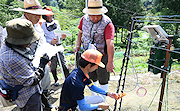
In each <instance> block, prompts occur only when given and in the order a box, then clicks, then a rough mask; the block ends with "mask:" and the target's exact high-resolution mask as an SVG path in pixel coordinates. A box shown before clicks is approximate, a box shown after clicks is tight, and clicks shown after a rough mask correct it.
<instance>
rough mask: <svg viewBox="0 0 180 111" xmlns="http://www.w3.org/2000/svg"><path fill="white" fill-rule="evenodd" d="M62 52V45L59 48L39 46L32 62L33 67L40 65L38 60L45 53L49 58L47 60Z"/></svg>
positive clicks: (48, 45)
mask: <svg viewBox="0 0 180 111" xmlns="http://www.w3.org/2000/svg"><path fill="white" fill-rule="evenodd" d="M60 51H64V47H63V46H62V45H60V46H53V45H50V44H49V43H44V44H42V45H41V46H39V47H38V48H37V50H36V53H35V57H34V59H33V61H32V63H33V66H34V67H38V66H39V63H40V58H41V57H42V56H43V55H44V54H45V53H47V55H48V56H49V59H51V57H52V56H54V55H55V54H56V53H57V52H60Z"/></svg>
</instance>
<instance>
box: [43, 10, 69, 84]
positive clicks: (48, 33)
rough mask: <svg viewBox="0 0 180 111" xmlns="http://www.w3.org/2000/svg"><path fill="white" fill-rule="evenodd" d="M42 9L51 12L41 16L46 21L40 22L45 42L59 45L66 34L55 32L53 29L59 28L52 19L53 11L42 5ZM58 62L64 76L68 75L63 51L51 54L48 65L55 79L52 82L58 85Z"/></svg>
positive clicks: (56, 22)
mask: <svg viewBox="0 0 180 111" xmlns="http://www.w3.org/2000/svg"><path fill="white" fill-rule="evenodd" d="M44 9H46V10H49V11H51V12H52V13H51V14H48V15H43V16H42V18H43V19H44V20H45V21H46V22H43V23H42V29H43V30H44V33H45V37H46V42H47V43H49V44H51V45H57V46H59V45H61V41H60V40H64V39H65V38H66V35H65V34H62V35H61V36H58V35H56V34H55V32H54V30H61V28H60V25H59V22H58V21H57V20H54V19H53V16H54V13H53V11H52V9H51V8H49V7H44ZM57 56H59V58H60V61H58V57H57ZM58 62H61V64H62V69H63V72H64V76H65V78H66V77H67V76H68V75H69V69H68V67H67V65H66V59H65V56H64V53H63V51H59V52H58V54H56V55H55V56H53V57H52V58H51V65H50V68H51V72H52V75H53V77H54V80H55V82H54V85H55V86H57V85H59V83H57V81H58V77H57V63H58ZM59 64H60V63H59ZM60 66H61V65H60Z"/></svg>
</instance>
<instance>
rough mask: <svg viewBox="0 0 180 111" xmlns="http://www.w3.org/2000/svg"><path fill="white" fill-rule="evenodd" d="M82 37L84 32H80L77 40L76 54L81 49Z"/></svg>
mask: <svg viewBox="0 0 180 111" xmlns="http://www.w3.org/2000/svg"><path fill="white" fill-rule="evenodd" d="M81 37H82V30H79V33H78V39H77V43H76V47H75V48H74V52H77V51H78V50H79V49H80V47H81Z"/></svg>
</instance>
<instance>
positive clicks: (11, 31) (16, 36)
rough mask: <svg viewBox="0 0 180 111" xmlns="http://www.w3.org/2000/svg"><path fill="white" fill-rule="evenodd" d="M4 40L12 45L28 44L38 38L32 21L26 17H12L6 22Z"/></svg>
mask: <svg viewBox="0 0 180 111" xmlns="http://www.w3.org/2000/svg"><path fill="white" fill-rule="evenodd" d="M6 30H7V37H6V41H7V42H8V43H10V44H14V45H28V44H31V43H33V42H35V41H37V40H39V38H40V37H39V35H38V34H37V33H36V32H35V30H34V27H33V24H32V22H30V21H29V20H26V19H19V18H18V19H13V20H10V21H7V22H6Z"/></svg>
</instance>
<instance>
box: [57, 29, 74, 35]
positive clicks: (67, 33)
mask: <svg viewBox="0 0 180 111" xmlns="http://www.w3.org/2000/svg"><path fill="white" fill-rule="evenodd" d="M54 32H55V33H56V35H58V36H61V34H65V35H66V36H72V34H71V33H70V32H69V31H68V30H54Z"/></svg>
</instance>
